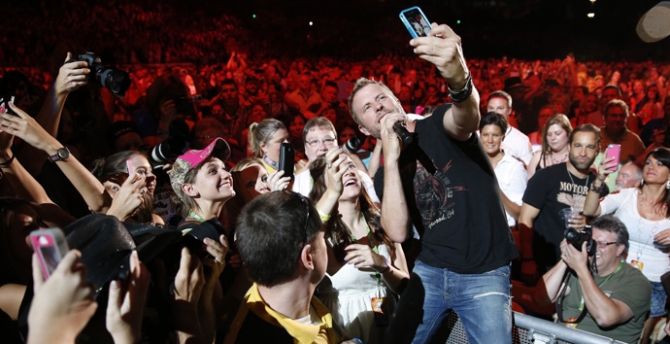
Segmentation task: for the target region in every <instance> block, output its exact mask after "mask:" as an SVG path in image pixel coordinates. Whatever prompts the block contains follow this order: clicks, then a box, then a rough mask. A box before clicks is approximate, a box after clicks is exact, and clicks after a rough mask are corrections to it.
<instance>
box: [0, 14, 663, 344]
mask: <svg viewBox="0 0 670 344" xmlns="http://www.w3.org/2000/svg"><path fill="white" fill-rule="evenodd" d="M43 17H48V18H52V15H51V14H49V15H48V16H47V15H46V14H44V15H43ZM43 17H41V16H40V15H34V16H32V17H31V18H33V20H35V21H36V22H37V21H39V20H41V19H44V18H43ZM102 17H105V18H106V20H111V21H115V20H119V19H118V18H128V19H127V22H128V24H127V25H130V26H132V27H134V28H137V29H141V30H145V31H146V32H155V33H156V35H147V36H146V37H149V36H158V34H159V33H160V37H161V39H159V40H155V39H151V40H149V39H148V38H147V40H142V39H141V38H138V40H136V41H133V42H124V41H122V40H117V39H116V38H115V37H114V36H113V32H112V33H111V35H112V36H110V35H108V32H106V31H105V30H106V29H105V27H104V26H101V27H100V28H99V30H97V31H95V32H94V33H90V36H88V35H87V36H85V37H73V38H74V40H77V39H80V44H81V45H85V46H89V41H87V40H89V39H91V40H95V41H96V42H98V43H99V44H96V45H93V46H95V47H96V49H99V50H97V52H98V53H99V54H100V56H101V57H102V58H103V61H102V62H103V64H104V63H105V61H104V59H105V58H109V59H110V60H114V61H115V62H117V64H118V67H120V68H121V69H124V70H127V71H128V72H129V75H130V79H131V84H130V86H129V88H128V90H127V91H126V92H125V97H123V98H117V97H115V96H114V95H113V94H112V93H111V92H110V91H109V89H108V88H107V87H105V86H102V85H101V82H100V80H99V79H97V78H96V76H95V75H93V74H95V73H94V72H93V70H92V68H91V66H90V65H89V64H88V63H87V62H86V61H81V60H80V59H78V58H77V57H78V56H79V55H80V54H83V53H85V52H86V50H84V49H83V48H81V47H80V46H79V45H80V44H73V43H68V44H64V45H59V44H58V42H57V41H56V37H59V33H58V32H42V31H40V28H41V27H44V25H42V24H44V23H40V25H34V27H35V32H34V33H33V34H35V35H40V37H43V39H41V40H36V41H35V43H30V42H24V43H25V44H26V45H23V46H21V47H20V48H19V49H16V50H14V51H13V52H12V55H10V54H8V53H7V52H5V55H1V56H0V61H6V62H7V63H6V64H7V65H12V64H14V65H16V62H17V61H22V62H24V63H25V62H30V61H32V60H30V59H31V58H34V57H35V56H41V55H48V50H49V49H55V50H54V53H53V54H52V56H53V62H52V63H53V66H54V67H53V68H51V70H49V68H40V67H37V66H33V67H12V68H9V67H6V68H4V69H2V70H1V72H0V73H2V74H1V75H0V76H1V77H2V79H1V80H0V97H2V102H1V103H0V168H1V174H0V187H1V188H0V226H1V227H0V229H1V231H0V238H2V241H1V243H0V245H2V250H1V251H0V254H1V255H2V260H3V261H4V264H2V268H0V270H2V272H3V273H2V274H0V276H1V277H0V311H1V312H0V315H2V317H1V318H2V319H0V320H2V322H1V326H3V329H5V331H3V333H7V336H8V337H7V338H8V340H12V341H14V342H22V341H25V340H27V341H28V342H33V343H40V342H50V341H58V342H74V341H75V340H77V338H79V339H78V340H79V341H82V340H83V341H91V342H100V341H114V342H115V343H131V342H151V343H153V342H165V341H166V340H171V341H175V342H184V343H185V342H203V343H211V342H226V343H235V342H240V343H246V342H249V343H256V342H267V341H269V340H270V339H271V341H273V342H299V343H312V342H318V343H341V342H346V343H361V342H362V343H379V342H389V343H395V342H398V343H410V342H414V343H424V342H429V341H430V340H431V338H432V337H433V335H434V334H435V333H436V332H438V329H439V327H440V325H441V324H442V320H444V319H445V317H446V316H447V315H448V311H449V310H453V311H455V312H456V313H457V314H458V316H459V318H460V320H461V321H462V323H463V326H464V328H465V330H466V333H467V336H468V340H469V341H470V342H473V343H492V342H496V343H505V342H509V343H511V342H512V312H511V309H512V299H511V294H510V288H511V286H512V284H511V279H515V280H517V281H520V283H525V284H526V285H527V286H531V287H534V288H535V291H536V295H535V299H534V301H533V302H535V303H537V304H551V303H553V302H557V303H558V306H557V313H558V321H559V322H560V323H564V324H565V325H566V326H568V327H572V328H577V329H583V330H586V331H590V332H594V333H598V334H601V335H604V336H606V337H612V338H614V339H617V340H621V341H624V342H637V340H638V339H640V338H642V340H643V341H644V340H647V339H648V338H649V333H650V332H651V329H652V328H653V326H654V325H655V324H656V322H658V321H659V320H660V319H661V318H664V317H666V299H667V297H666V293H665V291H664V288H663V283H662V281H663V276H664V275H665V274H666V273H668V272H669V271H670V255H669V253H668V252H669V250H670V222H668V221H669V218H670V210H669V207H670V134H668V129H669V128H670V127H669V125H670V89H669V87H670V83H669V80H668V79H669V78H670V66H668V65H664V64H657V63H653V62H640V63H634V62H616V63H604V62H595V61H578V60H576V59H575V57H574V56H572V55H568V56H565V57H563V58H557V59H555V60H536V61H526V60H518V59H514V58H501V59H477V58H469V59H468V60H467V62H466V60H465V58H464V57H463V55H462V54H463V53H462V49H461V39H460V37H458V35H457V34H456V33H454V32H453V31H452V29H451V28H450V27H448V26H446V25H439V26H434V27H433V28H432V31H431V34H430V35H429V37H423V38H418V39H414V40H412V41H411V43H410V45H411V47H412V48H413V50H414V53H415V56H412V57H405V56H404V55H380V56H378V57H377V58H374V59H372V58H369V59H361V60H355V61H352V60H345V59H342V60H338V59H334V58H332V57H310V58H296V59H293V58H290V57H287V56H283V57H276V58H273V57H268V54H259V53H258V51H256V50H251V49H249V48H248V47H247V46H246V45H241V44H239V43H240V42H242V41H244V40H245V39H247V38H248V37H247V36H245V35H246V33H245V31H244V30H243V29H242V28H241V27H240V25H239V22H237V21H236V20H235V18H233V17H230V18H229V17H225V18H219V19H212V20H211V21H201V22H191V21H189V19H190V18H189V16H188V15H184V16H178V15H176V13H175V12H174V11H172V10H170V9H168V8H163V7H161V5H158V7H157V8H156V9H155V10H154V11H147V10H144V9H142V5H141V3H140V4H139V5H131V4H125V3H122V4H119V6H105V7H102V6H101V5H98V4H82V6H81V7H80V10H78V11H74V12H71V13H67V14H64V15H63V16H62V18H60V19H59V20H61V23H63V22H64V23H66V24H68V25H70V26H76V25H83V26H82V27H85V28H86V29H88V30H90V28H91V26H92V25H93V24H92V23H95V22H96V21H97V19H99V18H102ZM185 22H189V23H190V25H189V29H188V30H172V29H167V30H166V28H169V27H171V26H170V25H168V23H175V27H177V26H180V25H176V24H177V23H182V24H183V23H185ZM27 24H30V23H27ZM47 24H48V23H47ZM50 26H53V27H59V26H58V25H50ZM65 26H67V25H65ZM181 26H183V25H181ZM18 29H19V28H16V27H10V29H9V30H18ZM222 33H229V35H226V34H222ZM103 38H104V39H103ZM30 44H35V45H34V46H31V45H30ZM112 44H113V46H112ZM119 47H122V48H121V49H118V48H119ZM124 49H125V50H124ZM256 49H258V50H262V47H261V48H258V47H257V48H256ZM28 51H30V52H31V53H30V54H29V53H27V52H28ZM110 51H112V52H113V53H110ZM222 51H226V52H227V53H226V54H223V55H222V54H221V53H220V52H222ZM14 54H15V55H14ZM25 56H29V57H28V58H25ZM222 56H225V58H223V57H222ZM278 56H280V55H278ZM399 123H400V124H401V125H400V126H399V125H398V124H399ZM402 128H404V129H402ZM402 130H406V131H408V132H407V133H406V135H407V136H409V137H410V138H412V141H413V142H411V143H409V142H405V145H404V146H403V145H402V144H401V140H399V138H400V137H403V136H405V135H404V134H403V133H398V132H399V131H402ZM290 149H293V150H294V153H295V156H294V159H293V160H292V161H286V159H285V156H284V155H285V154H284V153H285V152H286V151H287V150H290ZM615 149H619V153H618V154H608V152H609V153H611V152H613V151H614V150H615ZM286 164H288V166H289V167H288V168H286V167H285V166H284V167H283V168H282V166H283V165H286ZM50 227H58V228H61V229H62V231H63V232H64V234H65V236H66V237H67V241H68V243H69V244H70V248H72V249H73V250H72V251H70V252H69V253H67V254H65V255H64V256H63V257H61V261H60V263H59V264H58V266H57V268H56V269H55V270H54V271H51V273H50V276H48V278H47V276H45V275H43V274H42V269H43V266H42V265H41V263H40V260H39V258H38V256H37V255H35V254H33V247H32V246H31V245H30V243H29V240H28V239H27V238H28V236H29V234H30V233H31V232H32V231H33V230H38V229H43V228H50ZM91 228H97V229H96V230H90V229H91ZM566 233H571V235H572V236H571V237H570V239H569V240H566V238H565V237H566V236H568V234H566ZM580 238H581V239H580ZM92 257H95V259H93V258H92ZM103 262H104V263H103ZM53 295H62V297H60V298H53V297H52V296H53ZM445 295H448V297H445ZM98 306H100V307H98ZM516 306H517V307H520V306H519V305H518V304H517V305H516ZM103 308H105V309H106V311H102V309H103ZM516 309H519V308H516ZM519 310H523V311H527V312H531V311H530V309H519ZM536 315H537V316H543V315H542V314H536ZM28 327H29V328H28ZM643 328H644V329H645V330H644V332H643ZM80 333H81V335H80ZM10 335H11V338H10V337H9V336H10Z"/></svg>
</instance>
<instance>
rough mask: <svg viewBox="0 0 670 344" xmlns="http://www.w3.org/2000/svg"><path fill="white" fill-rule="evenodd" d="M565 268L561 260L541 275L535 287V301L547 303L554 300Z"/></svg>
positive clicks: (541, 303) (566, 268)
mask: <svg viewBox="0 0 670 344" xmlns="http://www.w3.org/2000/svg"><path fill="white" fill-rule="evenodd" d="M567 270H568V266H567V265H566V264H565V263H564V262H563V261H562V260H561V261H559V262H558V263H557V264H556V265H554V267H553V268H551V270H549V271H547V273H545V274H544V275H543V276H542V278H541V279H540V281H539V282H538V284H537V287H536V288H535V301H536V302H537V303H538V304H540V305H549V304H551V303H554V302H556V299H557V298H558V293H559V292H560V288H561V281H563V276H564V275H565V272H566V271H567Z"/></svg>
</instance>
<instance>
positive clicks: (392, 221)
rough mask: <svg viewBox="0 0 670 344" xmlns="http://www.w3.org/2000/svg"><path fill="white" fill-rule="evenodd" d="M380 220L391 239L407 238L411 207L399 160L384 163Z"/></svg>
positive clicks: (401, 240)
mask: <svg viewBox="0 0 670 344" xmlns="http://www.w3.org/2000/svg"><path fill="white" fill-rule="evenodd" d="M380 222H381V225H382V228H384V231H385V232H386V234H387V235H388V236H389V238H391V240H393V241H395V242H403V241H405V239H407V234H408V230H407V229H408V227H409V223H410V221H409V209H408V208H407V201H406V200H405V192H404V190H403V188H402V181H401V178H400V169H399V167H398V162H397V161H393V162H392V161H387V162H385V163H384V196H383V198H382V216H381V220H380Z"/></svg>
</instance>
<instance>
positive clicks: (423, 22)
mask: <svg viewBox="0 0 670 344" xmlns="http://www.w3.org/2000/svg"><path fill="white" fill-rule="evenodd" d="M400 20H402V22H403V24H405V27H406V28H407V31H409V33H410V35H412V38H417V37H426V36H428V33H429V32H430V30H431V25H430V21H429V20H428V18H427V17H426V15H425V14H423V11H422V10H421V8H419V6H414V7H410V8H407V9H404V10H402V11H401V12H400Z"/></svg>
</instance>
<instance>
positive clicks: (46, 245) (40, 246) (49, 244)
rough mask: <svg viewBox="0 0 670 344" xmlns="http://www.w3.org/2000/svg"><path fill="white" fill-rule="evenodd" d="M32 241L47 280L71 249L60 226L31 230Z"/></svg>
mask: <svg viewBox="0 0 670 344" xmlns="http://www.w3.org/2000/svg"><path fill="white" fill-rule="evenodd" d="M30 242H31V243H32V244H33V250H34V251H35V253H36V254H37V258H38V259H39V261H40V270H42V276H44V279H45V280H46V279H48V278H49V276H51V274H52V273H53V272H54V270H56V267H57V266H58V263H60V261H61V259H62V258H63V256H64V255H65V254H66V253H67V251H68V250H69V248H68V245H67V241H66V240H65V235H63V231H61V230H60V228H49V229H38V230H35V231H32V232H30Z"/></svg>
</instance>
